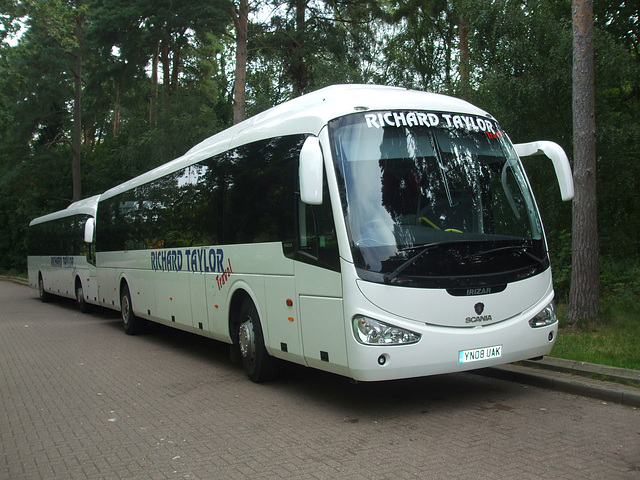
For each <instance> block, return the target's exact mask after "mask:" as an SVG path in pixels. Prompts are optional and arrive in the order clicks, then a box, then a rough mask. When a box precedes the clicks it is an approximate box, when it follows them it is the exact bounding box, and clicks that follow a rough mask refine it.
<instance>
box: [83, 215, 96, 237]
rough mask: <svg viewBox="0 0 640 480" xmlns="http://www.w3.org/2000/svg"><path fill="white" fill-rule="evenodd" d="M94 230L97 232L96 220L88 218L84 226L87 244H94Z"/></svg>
mask: <svg viewBox="0 0 640 480" xmlns="http://www.w3.org/2000/svg"><path fill="white" fill-rule="evenodd" d="M94 230H95V220H94V219H93V218H87V222H86V223H85V224H84V241H85V243H93V232H94Z"/></svg>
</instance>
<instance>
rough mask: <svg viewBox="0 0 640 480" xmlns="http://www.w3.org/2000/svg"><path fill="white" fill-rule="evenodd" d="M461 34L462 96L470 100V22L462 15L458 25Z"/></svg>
mask: <svg viewBox="0 0 640 480" xmlns="http://www.w3.org/2000/svg"><path fill="white" fill-rule="evenodd" d="M458 32H459V34H460V96H461V97H462V98H463V99H465V100H469V97H470V96H471V83H470V82H469V24H468V23H467V21H466V20H465V19H464V18H462V17H460V23H459V26H458Z"/></svg>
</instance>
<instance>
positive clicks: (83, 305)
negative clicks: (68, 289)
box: [76, 278, 91, 313]
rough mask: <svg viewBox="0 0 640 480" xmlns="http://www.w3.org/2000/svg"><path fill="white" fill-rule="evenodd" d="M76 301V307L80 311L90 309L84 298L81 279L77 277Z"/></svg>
mask: <svg viewBox="0 0 640 480" xmlns="http://www.w3.org/2000/svg"><path fill="white" fill-rule="evenodd" d="M76 302H77V303H78V307H79V308H80V311H81V312H82V313H87V312H89V310H90V308H91V307H90V305H89V304H88V303H87V301H86V300H85V298H84V290H83V289H82V281H81V280H80V279H79V278H78V279H76Z"/></svg>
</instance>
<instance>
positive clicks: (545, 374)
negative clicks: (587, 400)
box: [478, 357, 640, 408]
mask: <svg viewBox="0 0 640 480" xmlns="http://www.w3.org/2000/svg"><path fill="white" fill-rule="evenodd" d="M521 363H523V365H516V364H509V365H502V366H499V367H492V368H487V369H483V370H479V371H478V373H479V374H480V375H485V376H488V377H492V378H498V379H502V380H507V381H511V382H518V383H523V384H526V385H531V386H535V387H541V388H546V389H551V390H556V391H559V392H564V393H570V394H573V395H581V396H584V397H591V398H596V399H598V400H602V401H606V402H615V403H619V404H622V405H626V406H629V407H635V408H639V407H640V388H638V387H637V386H632V385H629V384H628V383H633V384H634V385H636V384H637V385H640V371H637V370H627V369H624V368H616V367H607V366H603V365H595V364H590V363H585V362H576V361H574V360H564V359H558V358H553V357H546V358H545V359H544V360H542V361H526V362H521ZM590 375H599V376H603V377H606V378H607V379H608V381H605V380H598V379H595V378H588V377H589V376H590ZM618 382H620V383H618Z"/></svg>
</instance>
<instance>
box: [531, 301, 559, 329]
mask: <svg viewBox="0 0 640 480" xmlns="http://www.w3.org/2000/svg"><path fill="white" fill-rule="evenodd" d="M557 321H558V317H557V316H556V308H555V307H554V306H553V302H551V303H550V304H549V305H547V306H546V307H544V308H543V309H542V311H541V312H540V313H539V314H537V315H536V316H535V317H533V318H532V319H531V320H529V325H531V328H538V327H546V326H547V325H553V324H554V323H556V322H557Z"/></svg>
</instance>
